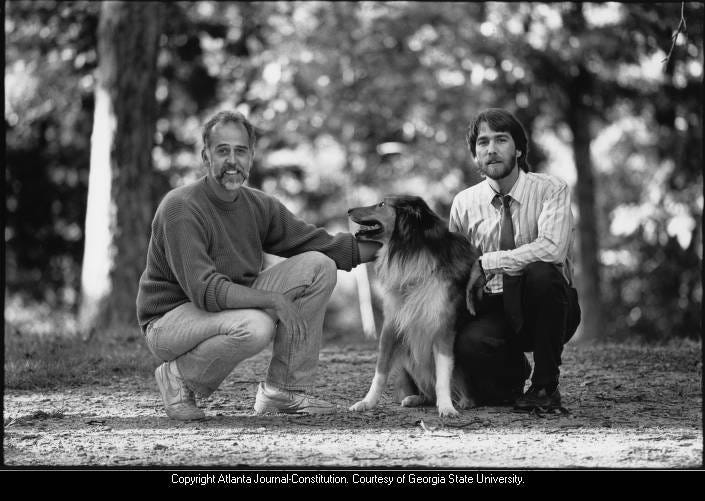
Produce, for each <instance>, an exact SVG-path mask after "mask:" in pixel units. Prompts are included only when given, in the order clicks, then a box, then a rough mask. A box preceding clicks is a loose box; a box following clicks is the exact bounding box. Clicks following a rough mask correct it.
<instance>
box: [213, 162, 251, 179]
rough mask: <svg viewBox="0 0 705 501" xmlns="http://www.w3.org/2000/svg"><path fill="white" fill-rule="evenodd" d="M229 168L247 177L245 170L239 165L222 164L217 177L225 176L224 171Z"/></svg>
mask: <svg viewBox="0 0 705 501" xmlns="http://www.w3.org/2000/svg"><path fill="white" fill-rule="evenodd" d="M229 170H234V171H235V172H237V173H238V174H240V175H241V176H242V177H244V178H245V179H247V172H246V171H245V169H243V168H242V167H240V166H239V165H224V166H223V168H222V169H220V172H219V173H218V177H220V178H223V177H224V176H225V173H226V172H227V171H229Z"/></svg>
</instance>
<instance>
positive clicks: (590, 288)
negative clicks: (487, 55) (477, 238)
mask: <svg viewBox="0 0 705 501" xmlns="http://www.w3.org/2000/svg"><path fill="white" fill-rule="evenodd" d="M569 89H570V91H569V99H570V109H569V112H568V124H569V126H570V130H571V132H572V134H573V156H574V160H575V167H576V170H577V173H578V179H577V194H578V210H579V216H580V217H579V219H578V241H579V250H580V254H579V258H580V270H581V273H580V278H579V280H578V281H577V288H578V291H579V302H580V307H581V309H582V322H581V325H582V335H581V338H582V339H583V340H585V341H593V340H596V339H599V338H601V337H603V336H604V328H603V327H604V322H603V319H604V315H603V305H602V301H601V294H600V261H599V259H598V253H599V249H600V245H599V238H598V229H597V217H596V210H595V180H594V176H593V169H592V161H591V159H590V116H591V110H590V107H589V106H587V105H586V104H585V102H584V97H585V96H587V95H589V90H590V75H589V74H588V72H587V71H586V70H585V68H583V67H582V66H581V67H580V71H579V73H578V75H577V77H576V78H575V79H574V80H573V82H572V83H571V85H570V86H569Z"/></svg>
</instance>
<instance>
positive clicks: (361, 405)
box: [350, 400, 375, 412]
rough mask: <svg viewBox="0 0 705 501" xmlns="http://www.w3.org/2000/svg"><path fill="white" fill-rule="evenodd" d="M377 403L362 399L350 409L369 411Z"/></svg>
mask: <svg viewBox="0 0 705 501" xmlns="http://www.w3.org/2000/svg"><path fill="white" fill-rule="evenodd" d="M374 406H375V404H373V403H372V402H368V401H367V400H360V401H359V402H357V403H356V404H353V405H351V406H350V410H351V411H353V412H364V411H369V410H370V409H372V408H374Z"/></svg>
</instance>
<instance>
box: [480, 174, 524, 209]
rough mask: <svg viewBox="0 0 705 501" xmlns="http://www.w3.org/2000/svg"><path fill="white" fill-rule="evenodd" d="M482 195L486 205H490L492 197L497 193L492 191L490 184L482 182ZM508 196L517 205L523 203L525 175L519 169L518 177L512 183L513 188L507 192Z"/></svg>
mask: <svg viewBox="0 0 705 501" xmlns="http://www.w3.org/2000/svg"><path fill="white" fill-rule="evenodd" d="M483 189H484V193H483V197H484V199H485V200H486V201H487V204H488V205H492V203H493V200H494V197H495V196H496V195H497V192H496V191H494V189H492V187H491V186H490V183H488V182H487V180H485V182H484V186H483ZM508 195H509V196H511V197H512V198H513V199H514V200H516V201H517V202H519V203H523V202H524V199H525V198H526V195H527V193H526V173H525V172H524V171H523V170H522V169H519V177H518V178H517V180H516V182H515V183H514V186H512V189H511V190H509V193H508Z"/></svg>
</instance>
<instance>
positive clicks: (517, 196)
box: [449, 108, 580, 410]
mask: <svg viewBox="0 0 705 501" xmlns="http://www.w3.org/2000/svg"><path fill="white" fill-rule="evenodd" d="M467 141H468V146H469V147H470V151H471V152H472V155H473V158H474V160H475V162H476V164H477V166H478V168H479V169H480V172H481V173H482V174H483V176H484V177H485V179H484V181H482V182H480V183H478V184H476V185H474V186H472V187H470V188H467V189H466V190H464V191H462V192H460V193H459V194H458V195H457V196H456V197H455V199H454V200H453V204H452V207H451V213H450V222H449V225H450V229H451V231H457V232H460V233H463V234H465V235H467V236H468V237H469V239H470V241H471V242H472V243H473V244H474V245H475V246H476V247H477V248H478V249H480V251H481V252H482V257H481V258H480V262H481V265H482V268H483V270H484V273H485V278H486V284H485V287H484V295H483V299H482V302H481V304H480V308H479V311H478V315H477V316H476V317H475V318H474V319H473V320H471V321H470V322H469V323H468V325H467V326H466V328H465V329H464V330H462V332H461V333H460V334H459V335H458V337H457V339H456V359H457V364H458V365H459V366H460V367H463V369H464V371H465V374H466V377H467V379H468V384H469V385H470V388H471V393H473V394H474V396H475V398H476V400H479V402H478V403H482V402H485V403H506V402H511V403H513V404H514V406H515V407H517V408H520V409H527V410H530V409H536V408H544V409H551V408H560V407H561V396H560V392H559V390H558V380H559V374H560V370H559V366H560V365H561V353H562V351H563V345H564V343H565V342H567V341H568V340H569V339H570V338H571V337H572V336H573V334H574V333H575V330H576V328H577V326H578V324H579V322H580V307H579V305H578V300H577V293H576V291H575V288H574V287H573V268H572V257H571V247H572V243H573V238H574V233H575V228H574V223H573V215H572V213H571V203H570V189H569V188H568V185H567V184H566V183H565V181H563V180H561V179H559V178H557V177H555V176H551V175H548V174H538V173H532V172H529V166H528V163H527V153H528V150H529V146H528V140H527V137H526V132H525V131H524V128H523V126H522V125H521V123H520V122H519V121H518V120H517V119H516V117H514V115H512V114H511V113H509V112H508V111H506V110H504V109H499V108H491V109H488V110H485V111H483V112H481V113H480V114H479V115H478V116H477V118H476V119H475V120H474V121H473V122H472V124H471V125H470V127H469V128H468V133H467ZM524 352H533V354H534V370H533V374H532V376H531V387H530V388H529V390H528V391H527V392H526V393H524V392H523V389H524V383H525V381H526V379H527V378H528V377H529V374H530V373H531V367H530V365H529V363H528V360H527V359H526V356H525V355H524Z"/></svg>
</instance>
